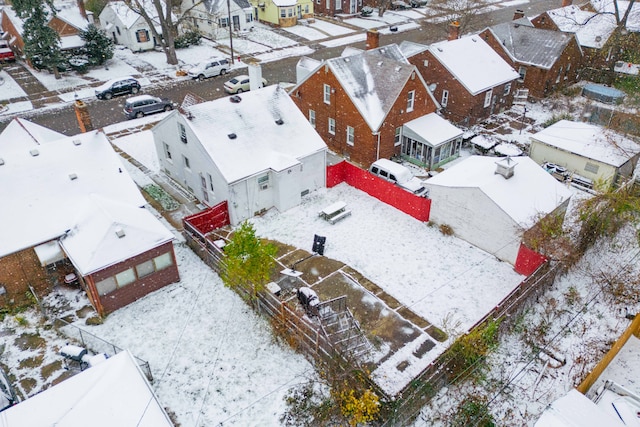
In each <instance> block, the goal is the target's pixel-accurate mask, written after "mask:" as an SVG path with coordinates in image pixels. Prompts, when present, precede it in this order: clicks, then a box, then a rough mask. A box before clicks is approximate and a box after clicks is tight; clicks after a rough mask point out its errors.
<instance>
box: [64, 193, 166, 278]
mask: <svg viewBox="0 0 640 427" xmlns="http://www.w3.org/2000/svg"><path fill="white" fill-rule="evenodd" d="M74 222H75V223H74V226H73V228H71V230H70V231H69V232H67V233H65V235H64V236H63V237H62V239H61V240H60V245H61V246H62V247H63V248H64V251H65V253H66V254H67V255H68V256H69V259H70V260H71V262H72V263H73V265H74V266H75V267H76V269H77V270H78V271H79V272H80V274H82V275H83V276H86V275H88V274H91V273H93V272H95V271H97V270H101V269H103V268H105V267H108V266H110V265H113V264H116V263H118V262H121V261H124V260H127V259H129V258H131V257H133V256H136V255H140V254H141V253H143V252H146V251H148V250H151V249H153V248H155V247H158V246H160V245H162V244H164V243H167V242H169V241H171V240H173V234H171V232H170V231H169V230H167V228H166V227H164V226H163V225H162V223H161V222H160V221H158V219H156V217H155V216H154V215H153V214H152V213H151V212H149V211H148V210H146V209H145V208H141V207H137V206H132V205H129V204H126V203H121V202H117V201H115V200H109V199H106V198H104V197H101V196H98V195H95V194H93V195H90V196H88V197H87V199H86V202H85V203H84V205H83V206H82V208H81V209H80V211H79V213H78V215H77V216H76V219H75V221H74Z"/></svg>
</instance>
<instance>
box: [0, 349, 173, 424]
mask: <svg viewBox="0 0 640 427" xmlns="http://www.w3.org/2000/svg"><path fill="white" fill-rule="evenodd" d="M54 425H60V426H62V425H66V426H81V425H88V426H93V427H107V426H119V427H173V423H172V422H171V419H170V418H169V416H168V415H167V413H166V412H165V410H164V408H163V405H162V404H161V403H160V402H159V401H158V398H157V396H156V395H155V393H154V392H153V389H152V388H151V386H150V385H149V383H148V382H147V379H146V378H145V376H144V374H143V373H142V371H141V370H140V368H139V367H138V365H137V363H136V361H135V359H134V358H133V356H132V355H131V353H130V352H129V351H128V350H126V351H123V352H120V353H118V354H116V355H115V356H112V357H110V358H108V359H106V360H104V361H102V362H100V363H97V364H95V365H94V366H91V367H90V368H88V369H85V370H84V371H82V372H80V373H78V374H76V375H74V376H72V377H71V378H68V379H66V380H64V381H63V382H61V383H59V384H57V385H55V386H53V387H50V388H48V389H47V390H45V391H43V392H41V393H38V394H36V395H35V396H33V397H30V398H29V399H26V400H25V401H23V402H21V403H19V404H17V405H15V406H12V407H10V408H9V409H7V410H5V411H3V412H2V416H0V427H10V426H29V427H49V426H54Z"/></svg>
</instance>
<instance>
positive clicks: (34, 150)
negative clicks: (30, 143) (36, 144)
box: [29, 148, 40, 157]
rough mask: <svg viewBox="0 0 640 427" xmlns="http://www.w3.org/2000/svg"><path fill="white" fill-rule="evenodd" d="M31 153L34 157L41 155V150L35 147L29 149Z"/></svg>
mask: <svg viewBox="0 0 640 427" xmlns="http://www.w3.org/2000/svg"><path fill="white" fill-rule="evenodd" d="M29 154H31V155H32V156H33V157H36V156H39V155H40V152H39V151H38V150H36V149H35V148H34V149H33V150H31V151H29Z"/></svg>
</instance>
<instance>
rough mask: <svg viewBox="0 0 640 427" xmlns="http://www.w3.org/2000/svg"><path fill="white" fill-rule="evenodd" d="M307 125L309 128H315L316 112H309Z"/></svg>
mask: <svg viewBox="0 0 640 427" xmlns="http://www.w3.org/2000/svg"><path fill="white" fill-rule="evenodd" d="M309 123H311V126H313V127H314V128H315V127H316V112H315V111H313V110H309Z"/></svg>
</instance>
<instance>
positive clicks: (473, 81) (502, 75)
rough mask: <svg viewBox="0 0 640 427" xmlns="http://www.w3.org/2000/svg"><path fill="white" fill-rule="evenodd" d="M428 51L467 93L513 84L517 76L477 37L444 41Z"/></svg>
mask: <svg viewBox="0 0 640 427" xmlns="http://www.w3.org/2000/svg"><path fill="white" fill-rule="evenodd" d="M429 51H430V52H431V53H432V54H433V56H434V57H435V58H436V59H437V60H438V61H440V63H441V64H442V65H443V66H444V67H445V68H446V69H447V70H448V71H449V72H450V73H451V74H452V75H453V76H454V77H455V78H456V79H458V81H459V82H460V83H461V84H462V85H463V86H464V87H465V88H466V89H467V90H468V91H469V93H471V94H472V95H477V94H479V93H481V92H484V91H486V90H489V89H491V88H492V87H495V86H498V85H501V84H504V83H507V82H510V81H512V80H516V79H517V78H518V77H519V74H518V73H517V72H516V71H515V70H514V69H513V68H511V66H510V65H509V64H508V63H507V62H506V61H505V60H504V59H502V58H501V57H500V55H498V54H497V53H496V51H494V50H493V49H492V48H491V46H489V45H488V44H487V43H486V42H485V41H484V40H482V39H481V38H480V37H479V36H476V35H474V36H467V37H462V38H460V39H456V40H445V41H442V42H438V43H434V44H432V45H431V46H429Z"/></svg>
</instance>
